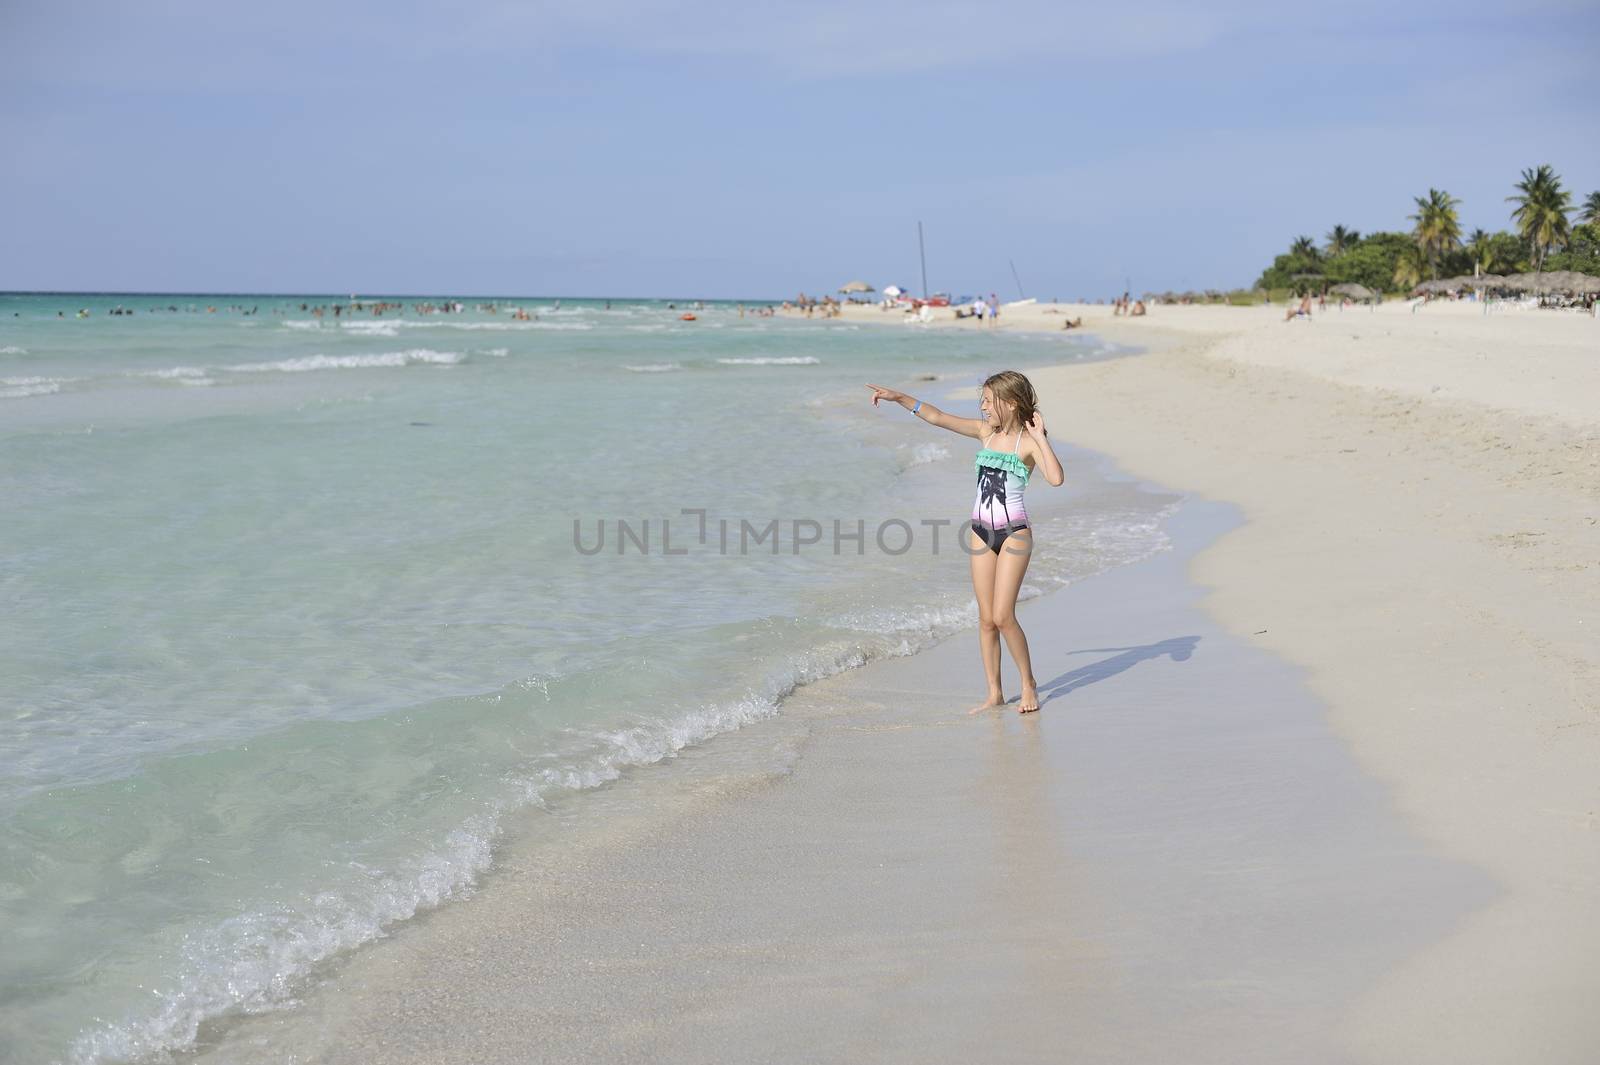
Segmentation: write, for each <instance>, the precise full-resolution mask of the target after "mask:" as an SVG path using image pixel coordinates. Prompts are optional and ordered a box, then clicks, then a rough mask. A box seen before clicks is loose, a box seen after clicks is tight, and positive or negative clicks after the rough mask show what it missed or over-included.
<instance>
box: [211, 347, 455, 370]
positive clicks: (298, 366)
mask: <svg viewBox="0 0 1600 1065" xmlns="http://www.w3.org/2000/svg"><path fill="white" fill-rule="evenodd" d="M465 358H466V356H465V355H463V354H462V353H461V352H459V351H433V350H430V349H428V348H412V349H410V350H409V351H386V352H383V353H382V354H378V355H305V356H302V357H300V358H297V359H279V360H278V361H276V362H244V363H238V364H236V365H233V366H223V367H220V369H224V370H231V371H233V372H234V373H306V372H309V371H311V370H357V369H364V368H367V367H374V366H410V365H413V364H416V363H432V364H437V365H441V366H453V365H454V364H456V363H458V362H461V361H462V360H463V359H465Z"/></svg>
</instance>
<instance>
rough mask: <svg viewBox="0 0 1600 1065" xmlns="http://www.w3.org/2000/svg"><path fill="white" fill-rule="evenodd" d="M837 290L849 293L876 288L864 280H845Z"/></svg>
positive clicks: (873, 290)
mask: <svg viewBox="0 0 1600 1065" xmlns="http://www.w3.org/2000/svg"><path fill="white" fill-rule="evenodd" d="M839 291H840V292H843V293H845V294H846V295H849V294H850V293H852V292H876V291H877V289H875V288H873V287H872V286H871V285H869V284H867V283H866V282H865V281H846V282H845V283H844V284H842V285H840V286H839Z"/></svg>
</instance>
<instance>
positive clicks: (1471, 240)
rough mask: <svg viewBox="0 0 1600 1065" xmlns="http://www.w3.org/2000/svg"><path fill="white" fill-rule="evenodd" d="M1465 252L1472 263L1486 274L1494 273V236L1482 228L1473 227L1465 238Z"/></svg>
mask: <svg viewBox="0 0 1600 1065" xmlns="http://www.w3.org/2000/svg"><path fill="white" fill-rule="evenodd" d="M1467 254H1468V255H1470V256H1472V264H1473V265H1474V266H1476V267H1477V268H1478V269H1479V270H1480V271H1482V272H1483V273H1486V274H1492V273H1494V267H1495V259H1494V238H1493V237H1491V236H1490V235H1489V234H1488V233H1487V232H1485V231H1484V230H1482V229H1474V230H1473V231H1472V235H1471V236H1470V237H1468V238H1467Z"/></svg>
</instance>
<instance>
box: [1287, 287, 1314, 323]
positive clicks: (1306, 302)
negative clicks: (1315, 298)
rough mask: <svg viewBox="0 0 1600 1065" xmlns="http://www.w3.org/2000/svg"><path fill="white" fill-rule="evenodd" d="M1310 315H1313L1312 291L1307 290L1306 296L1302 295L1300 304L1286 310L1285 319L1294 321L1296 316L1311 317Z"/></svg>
mask: <svg viewBox="0 0 1600 1065" xmlns="http://www.w3.org/2000/svg"><path fill="white" fill-rule="evenodd" d="M1310 317H1311V293H1309V292H1307V293H1306V294H1305V295H1304V296H1302V297H1301V298H1300V306H1298V307H1296V308H1294V309H1293V310H1290V311H1286V312H1284V315H1283V320H1284V321H1286V322H1292V321H1294V320H1295V319H1296V318H1310Z"/></svg>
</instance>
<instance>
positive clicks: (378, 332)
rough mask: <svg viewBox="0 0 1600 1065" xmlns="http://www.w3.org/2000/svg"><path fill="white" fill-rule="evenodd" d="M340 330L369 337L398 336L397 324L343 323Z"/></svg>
mask: <svg viewBox="0 0 1600 1065" xmlns="http://www.w3.org/2000/svg"><path fill="white" fill-rule="evenodd" d="M341 328H344V329H349V330H352V331H353V332H356V333H359V334H360V335H361V336H369V337H397V336H399V335H400V323H399V322H344V323H343V324H342V326H341Z"/></svg>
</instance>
